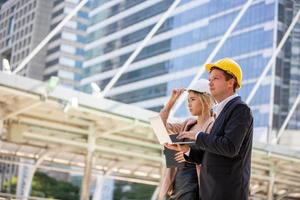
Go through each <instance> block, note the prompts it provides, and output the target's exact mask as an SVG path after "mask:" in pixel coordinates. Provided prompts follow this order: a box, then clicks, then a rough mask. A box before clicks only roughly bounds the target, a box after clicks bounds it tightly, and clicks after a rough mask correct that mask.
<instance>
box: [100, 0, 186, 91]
mask: <svg viewBox="0 0 300 200" xmlns="http://www.w3.org/2000/svg"><path fill="white" fill-rule="evenodd" d="M180 1H181V0H175V1H174V2H173V3H172V5H171V6H170V7H169V8H168V10H167V11H166V12H165V13H164V14H163V16H162V17H161V18H160V20H159V21H158V22H157V23H156V24H155V26H154V27H153V28H152V30H151V31H150V32H149V33H148V35H147V36H146V37H145V39H144V40H143V41H142V42H141V43H140V45H139V46H138V48H136V49H135V51H134V52H133V53H132V54H131V55H130V57H129V58H128V59H127V60H126V62H125V63H124V65H123V66H122V67H121V68H120V70H119V71H118V72H117V74H116V75H115V76H114V77H113V78H112V79H111V80H110V81H109V83H108V84H107V85H106V86H105V88H104V90H103V92H102V93H101V94H102V96H103V97H105V96H106V95H107V92H108V91H109V90H110V89H111V88H112V87H113V85H114V84H115V83H116V82H117V81H118V79H119V78H120V77H121V75H122V74H123V73H124V71H125V70H126V69H127V68H128V67H129V65H130V64H131V63H132V62H133V61H134V59H135V58H136V57H137V56H138V54H139V53H140V52H141V51H142V49H143V48H144V47H145V46H146V44H147V43H148V42H149V41H150V40H151V38H152V37H153V36H154V34H155V33H156V32H157V31H158V29H159V28H160V27H161V25H162V24H163V23H164V22H165V21H166V19H167V18H168V17H169V15H170V14H171V13H172V12H173V10H174V9H175V8H176V6H177V5H178V4H179V3H180Z"/></svg>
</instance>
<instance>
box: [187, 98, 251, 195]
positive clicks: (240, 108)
mask: <svg viewBox="0 0 300 200" xmlns="http://www.w3.org/2000/svg"><path fill="white" fill-rule="evenodd" d="M252 137H253V117H252V113H251V110H250V108H249V107H248V106H247V105H246V104H245V103H244V102H243V101H242V100H241V98H240V97H235V98H234V99H232V100H231V101H229V102H228V103H227V104H226V105H225V107H224V108H223V110H222V111H221V113H220V114H219V116H218V117H217V119H216V121H215V123H214V125H213V127H212V130H211V132H210V134H206V133H201V132H200V133H199V134H198V136H197V140H196V147H194V148H193V147H192V148H191V151H190V154H189V157H187V160H190V161H193V162H197V163H201V164H202V169H201V173H200V195H201V199H202V200H247V199H248V194H249V182H250V165H251V149H252Z"/></svg>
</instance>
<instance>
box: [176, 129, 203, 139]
mask: <svg viewBox="0 0 300 200" xmlns="http://www.w3.org/2000/svg"><path fill="white" fill-rule="evenodd" d="M197 133H198V132H196V131H184V132H182V133H180V134H179V135H178V136H177V139H184V138H187V139H190V140H196V134H197Z"/></svg>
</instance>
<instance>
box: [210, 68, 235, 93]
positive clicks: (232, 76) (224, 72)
mask: <svg viewBox="0 0 300 200" xmlns="http://www.w3.org/2000/svg"><path fill="white" fill-rule="evenodd" d="M214 69H218V70H221V71H222V72H223V74H224V77H225V80H226V81H229V80H230V79H234V84H233V91H234V92H235V90H236V89H237V88H238V82H237V79H236V77H235V76H234V75H233V74H232V73H231V72H229V71H225V70H223V69H220V68H219V67H212V68H211V69H210V72H211V71H212V70H214Z"/></svg>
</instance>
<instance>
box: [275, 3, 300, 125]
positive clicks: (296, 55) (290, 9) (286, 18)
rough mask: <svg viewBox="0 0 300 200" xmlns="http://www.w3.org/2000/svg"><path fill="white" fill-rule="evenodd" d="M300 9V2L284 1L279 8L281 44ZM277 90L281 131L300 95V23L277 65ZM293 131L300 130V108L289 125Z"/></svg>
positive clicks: (277, 107)
mask: <svg viewBox="0 0 300 200" xmlns="http://www.w3.org/2000/svg"><path fill="white" fill-rule="evenodd" d="M299 9H300V2H299V1H296V0H287V1H284V0H281V1H279V4H278V18H277V20H278V21H277V23H278V29H277V35H278V36H277V43H278V42H279V40H280V39H281V38H282V37H283V34H284V33H285V32H286V31H287V28H288V25H289V24H290V23H291V21H292V19H293V17H295V16H296V14H297V12H298V11H299ZM275 75H276V78H275V80H276V86H275V101H274V104H275V105H276V108H275V109H274V126H275V127H276V128H280V127H279V126H280V125H281V124H282V122H283V121H284V119H285V118H286V116H287V114H288V112H289V111H290V109H291V107H292V105H293V104H294V103H295V100H296V98H297V96H298V95H299V92H300V23H299V22H298V23H297V24H296V26H295V27H294V29H293V31H292V33H291V35H290V37H289V38H288V40H287V42H286V44H285V46H284V48H283V50H282V51H281V53H280V54H279V56H278V57H277V62H276V71H275ZM288 128H289V129H298V130H299V129H300V106H299V105H298V107H297V109H296V111H295V112H294V114H293V115H292V118H291V120H290V122H289V124H288Z"/></svg>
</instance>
